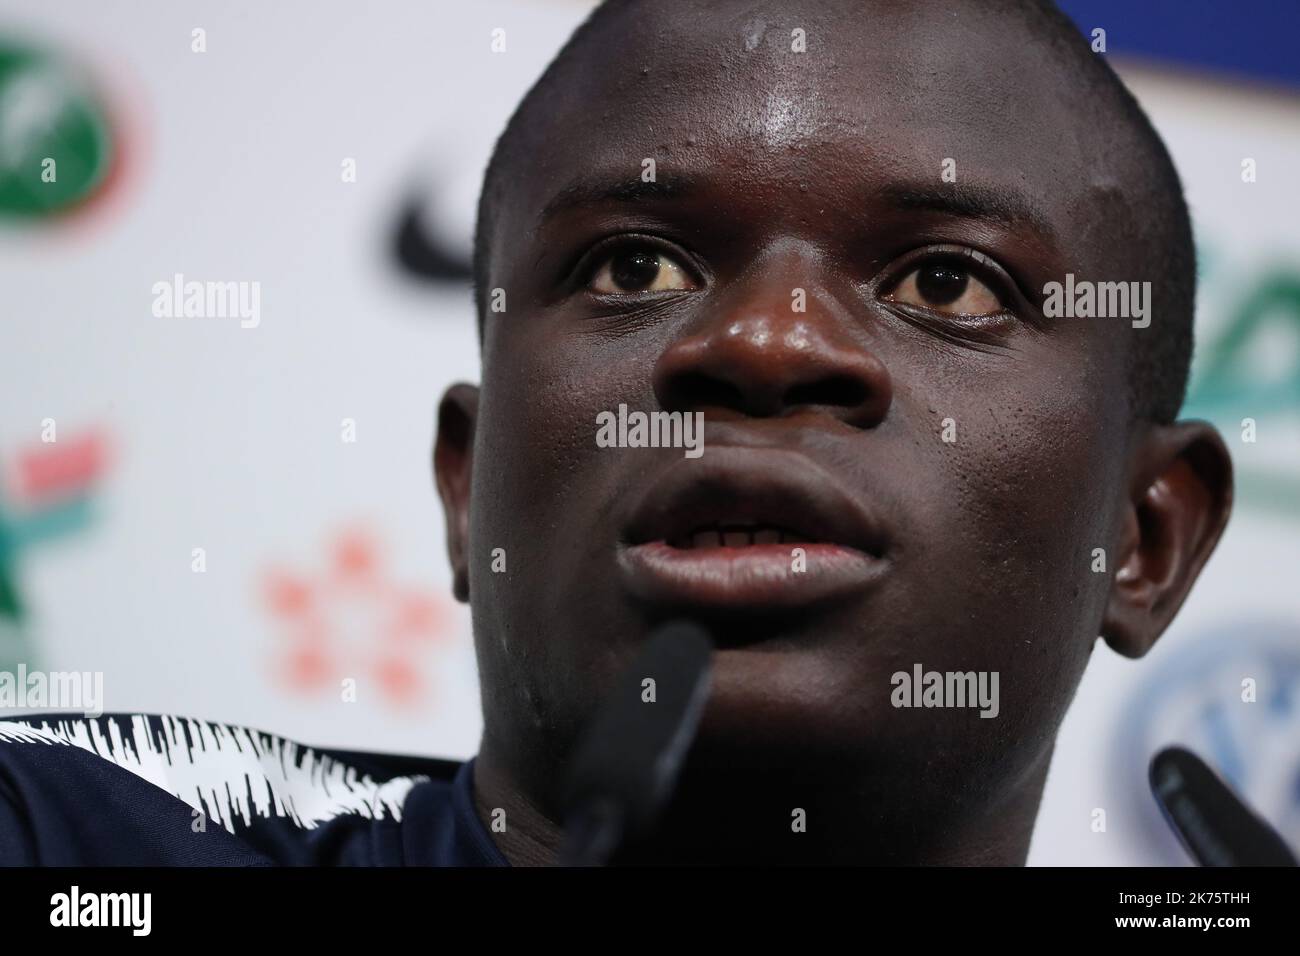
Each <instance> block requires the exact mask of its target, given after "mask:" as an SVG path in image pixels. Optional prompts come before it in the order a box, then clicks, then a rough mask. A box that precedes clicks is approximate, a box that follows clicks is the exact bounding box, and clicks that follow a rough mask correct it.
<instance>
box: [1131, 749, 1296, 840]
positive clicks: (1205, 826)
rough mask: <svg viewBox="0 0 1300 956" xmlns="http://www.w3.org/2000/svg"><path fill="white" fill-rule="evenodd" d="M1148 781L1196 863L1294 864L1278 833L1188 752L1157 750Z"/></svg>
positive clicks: (1171, 824)
mask: <svg viewBox="0 0 1300 956" xmlns="http://www.w3.org/2000/svg"><path fill="white" fill-rule="evenodd" d="M1150 779H1151V792H1152V793H1153V794H1155V798H1156V803H1158V804H1159V805H1160V810H1161V812H1163V813H1164V816H1165V820H1166V821H1167V822H1168V823H1169V826H1170V827H1171V828H1172V829H1173V831H1174V833H1176V834H1177V835H1178V839H1179V840H1181V841H1182V844H1183V846H1184V847H1185V848H1186V849H1187V852H1188V853H1190V854H1191V855H1192V859H1194V860H1195V861H1196V862H1197V863H1199V864H1200V865H1201V866H1296V865H1297V864H1296V858H1295V856H1294V854H1292V852H1291V850H1290V848H1289V847H1287V845H1286V842H1285V841H1284V840H1283V839H1282V837H1281V836H1279V835H1278V833H1277V831H1276V830H1274V829H1273V828H1272V827H1271V826H1269V825H1268V823H1266V822H1265V821H1264V820H1262V819H1260V818H1259V817H1258V816H1256V815H1255V814H1254V813H1253V812H1252V811H1251V809H1250V808H1249V807H1248V806H1246V804H1245V803H1243V802H1242V801H1241V799H1240V798H1238V797H1237V795H1236V794H1235V793H1233V792H1232V790H1231V789H1229V788H1228V785H1227V784H1226V783H1224V782H1223V781H1222V780H1220V779H1219V777H1218V775H1216V774H1215V772H1214V771H1213V770H1211V769H1210V768H1209V767H1208V766H1207V765H1206V764H1205V762H1204V761H1203V760H1201V758H1200V757H1197V756H1196V755H1195V754H1194V753H1192V752H1191V751H1189V750H1184V749H1183V748H1182V747H1167V748H1166V749H1164V750H1162V751H1160V753H1158V754H1156V755H1155V757H1153V758H1152V759H1151V770H1150Z"/></svg>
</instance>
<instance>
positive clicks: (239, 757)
mask: <svg viewBox="0 0 1300 956" xmlns="http://www.w3.org/2000/svg"><path fill="white" fill-rule="evenodd" d="M121 719H122V718H117V719H112V718H108V717H104V718H98V719H95V718H68V719H66V720H64V719H49V718H47V719H43V720H41V721H40V722H39V724H38V723H31V722H27V721H23V720H12V721H0V742H8V743H28V744H37V745H40V744H47V745H64V746H73V747H80V748H81V749H83V750H88V751H90V752H91V753H94V754H96V755H98V756H99V757H102V758H104V759H105V760H109V761H112V762H113V763H115V764H117V766H119V767H121V768H123V769H124V770H129V771H130V772H131V773H133V774H135V775H136V776H138V777H140V778H142V779H144V780H147V781H148V782H149V783H152V784H153V785H154V786H156V787H160V788H161V789H163V790H165V791H167V792H168V793H170V794H172V795H173V796H175V797H177V798H178V799H180V800H183V801H184V802H185V803H187V804H189V805H190V806H191V807H193V808H194V809H196V810H201V811H202V812H203V813H204V814H206V815H207V816H208V817H209V818H210V819H215V820H216V821H217V822H219V823H220V824H221V825H222V826H223V827H225V828H226V829H227V830H229V831H230V832H231V833H234V832H235V827H236V825H237V824H242V825H243V826H245V827H247V826H250V825H251V824H252V822H253V820H254V817H255V816H256V817H268V816H272V815H274V816H278V817H288V818H290V819H292V820H293V822H294V823H295V824H296V825H297V826H299V827H302V828H305V829H315V828H316V827H318V826H320V825H321V824H322V823H325V822H327V821H329V820H332V819H334V818H335V817H338V816H341V815H343V814H348V813H354V814H358V815H360V816H363V817H369V818H372V819H380V818H383V817H385V816H389V817H392V818H393V819H394V820H400V819H401V818H402V803H403V801H405V799H406V795H407V794H408V793H409V792H410V790H411V788H412V787H414V786H415V785H416V784H418V783H422V782H423V781H425V780H427V779H428V778H427V777H424V776H412V777H394V778H392V779H391V780H387V781H385V782H383V783H379V782H377V781H375V780H372V779H371V778H370V777H369V776H368V775H366V774H358V773H357V771H356V769H355V768H353V767H349V766H348V765H347V764H344V763H340V762H339V761H338V760H335V759H334V758H332V757H329V756H326V755H324V754H320V753H317V752H316V751H314V750H312V749H311V748H310V747H304V746H302V745H301V744H297V743H294V742H293V741H291V740H286V739H285V738H283V737H277V736H275V735H273V734H267V733H263V732H261V731H257V730H250V729H249V728H246V727H234V726H230V725H227V724H215V723H211V722H208V721H201V720H192V719H189V718H183V717H154V718H152V719H153V720H154V721H157V722H159V724H160V725H161V727H162V729H163V731H164V737H165V745H164V746H162V747H159V746H158V745H157V744H156V743H155V740H154V734H153V732H152V729H151V728H150V726H149V720H150V718H148V717H145V716H132V717H131V718H130V722H131V732H130V734H129V736H128V735H123V733H122V731H121V724H120V723H119V721H120V720H121ZM104 728H107V730H108V733H107V734H106V733H105V732H104ZM186 729H188V730H189V739H190V740H192V741H193V745H192V746H189V745H187V742H186V735H185V731H186Z"/></svg>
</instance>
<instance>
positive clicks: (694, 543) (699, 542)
mask: <svg viewBox="0 0 1300 956" xmlns="http://www.w3.org/2000/svg"><path fill="white" fill-rule="evenodd" d="M808 540H809V538H808V537H807V536H806V535H800V534H797V533H795V532H793V531H789V530H787V529H785V528H778V527H776V526H774V525H766V524H753V523H750V524H731V523H726V524H723V523H718V524H716V525H710V526H708V527H704V528H699V529H697V530H695V531H694V532H692V533H691V534H688V535H686V536H685V537H683V538H678V539H675V540H673V541H672V542H671V544H672V546H673V547H675V548H719V547H727V548H746V547H749V546H750V545H754V544H780V543H782V542H786V541H804V542H807V541H808Z"/></svg>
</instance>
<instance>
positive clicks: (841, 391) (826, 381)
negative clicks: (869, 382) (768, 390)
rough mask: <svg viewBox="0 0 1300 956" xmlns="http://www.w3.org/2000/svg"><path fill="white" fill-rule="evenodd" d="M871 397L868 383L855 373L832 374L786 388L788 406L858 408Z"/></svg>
mask: <svg viewBox="0 0 1300 956" xmlns="http://www.w3.org/2000/svg"><path fill="white" fill-rule="evenodd" d="M868 397H869V394H868V390H867V386H866V383H865V382H863V381H862V379H860V378H858V377H856V376H853V375H830V376H827V377H826V378H822V379H818V380H817V381H815V382H805V383H802V384H800V385H792V386H791V387H790V388H788V389H787V390H786V393H785V404H786V406H787V407H797V406H800V405H825V406H828V407H839V408H857V407H858V406H860V405H863V404H865V403H866V401H867V399H868Z"/></svg>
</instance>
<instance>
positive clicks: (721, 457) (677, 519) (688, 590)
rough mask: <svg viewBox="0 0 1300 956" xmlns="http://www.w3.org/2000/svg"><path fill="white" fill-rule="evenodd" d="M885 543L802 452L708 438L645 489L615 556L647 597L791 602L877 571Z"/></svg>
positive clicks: (833, 591) (860, 583)
mask: <svg viewBox="0 0 1300 956" xmlns="http://www.w3.org/2000/svg"><path fill="white" fill-rule="evenodd" d="M886 544H887V543H886V540H885V537H884V535H883V534H882V532H881V531H880V530H879V527H878V525H877V524H876V523H875V522H874V521H873V520H872V519H871V517H870V516H869V515H868V514H867V513H866V511H865V510H864V509H863V507H862V506H861V504H860V503H859V502H858V501H857V500H856V499H855V498H854V497H853V496H852V495H850V494H848V493H847V492H846V491H844V490H843V488H842V487H841V486H840V485H839V484H838V483H837V482H835V481H834V479H833V478H831V476H830V475H829V474H827V473H826V472H825V471H824V470H822V469H821V468H820V467H819V466H817V465H815V464H813V463H812V462H811V461H810V460H809V459H808V458H806V457H805V456H804V455H802V454H800V453H795V452H786V451H781V450H774V449H746V448H716V447H715V448H713V449H711V450H710V453H709V455H708V456H706V458H704V459H700V460H698V461H685V460H684V461H683V462H681V463H680V464H677V465H674V466H672V467H671V468H670V469H669V471H668V474H667V475H666V476H665V478H664V479H663V480H662V481H660V482H658V483H657V484H655V485H654V486H653V487H652V488H651V489H650V491H649V492H648V493H647V494H646V495H645V497H644V498H643V499H642V500H641V502H640V503H639V504H638V506H637V507H636V508H635V509H634V510H633V514H632V517H631V520H630V521H629V523H628V525H627V530H626V532H625V535H624V540H623V542H622V546H621V548H620V551H619V562H620V565H621V568H622V571H623V574H624V577H625V581H626V583H627V585H628V587H629V590H630V591H631V592H632V594H633V595H634V596H636V597H638V598H640V599H642V600H645V601H647V602H650V603H654V604H665V605H674V606H684V607H690V606H700V607H705V606H713V607H731V608H746V607H752V608H763V607H773V606H779V607H797V606H801V605H805V604H813V603H817V602H820V601H824V600H828V599H830V598H833V597H837V596H842V595H844V594H846V593H848V592H851V591H853V590H856V589H858V588H861V587H864V586H866V585H867V584H869V583H870V582H871V581H873V580H875V579H876V578H878V577H879V576H880V574H881V573H882V571H883V569H884V567H885V566H886V564H887V562H886V561H885V560H884V555H885V550H886Z"/></svg>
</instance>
